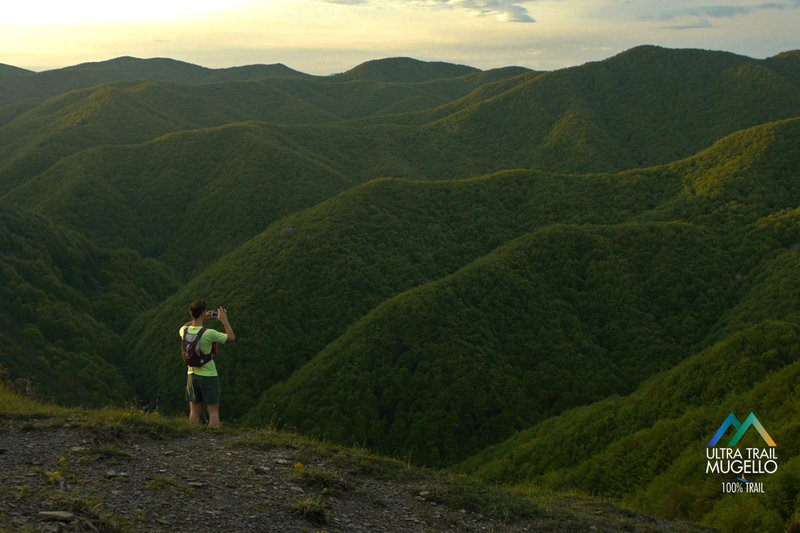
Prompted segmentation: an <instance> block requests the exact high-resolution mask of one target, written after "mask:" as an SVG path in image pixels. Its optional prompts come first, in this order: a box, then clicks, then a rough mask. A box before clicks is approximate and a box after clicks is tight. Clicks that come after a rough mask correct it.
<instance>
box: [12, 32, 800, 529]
mask: <svg viewBox="0 0 800 533" xmlns="http://www.w3.org/2000/svg"><path fill="white" fill-rule="evenodd" d="M0 95H1V96H0V197H2V199H3V200H4V201H3V205H4V207H3V208H2V211H0V219H2V220H3V225H2V226H1V227H0V243H1V244H2V246H0V272H2V273H3V275H2V282H3V283H2V288H1V289H0V290H1V291H2V298H1V299H0V307H2V310H3V313H2V315H0V364H2V365H3V366H4V367H6V369H7V370H8V371H9V373H10V374H11V376H12V377H14V378H16V379H23V378H26V379H31V380H33V381H35V382H38V384H39V387H40V389H41V390H42V392H43V393H45V394H47V395H48V396H52V397H53V399H54V400H57V401H60V402H64V403H73V404H74V403H82V404H86V405H102V404H105V403H120V402H124V401H128V400H132V399H134V398H136V400H137V401H138V402H142V403H146V404H150V405H154V404H155V402H156V401H158V403H159V406H160V408H161V409H165V410H167V411H172V412H179V411H180V409H182V408H183V403H184V402H183V394H182V382H181V375H182V372H183V367H182V365H183V363H182V361H181V360H180V358H179V355H178V337H177V327H178V326H179V325H180V324H182V323H184V322H185V321H186V317H187V315H186V308H187V307H188V305H189V303H190V302H191V301H192V300H194V299H196V298H205V299H207V300H208V301H209V303H211V304H212V305H224V306H225V307H226V308H227V309H228V310H229V312H230V314H231V320H232V323H233V324H234V327H235V329H236V332H237V337H239V340H238V341H237V343H236V344H234V345H231V346H226V347H225V348H224V349H223V350H222V355H221V356H220V361H219V363H218V364H219V367H220V368H221V380H222V388H223V394H224V398H225V407H224V415H223V416H227V417H229V420H237V421H239V422H241V423H245V424H251V425H255V426H260V425H269V424H274V425H277V426H279V427H286V428H296V429H298V430H299V431H301V432H303V433H306V434H309V435H312V436H315V437H323V438H326V439H331V440H335V441H337V442H342V443H345V444H353V443H356V444H360V445H364V446H367V447H369V448H371V449H376V450H378V451H380V452H382V453H386V454H390V455H396V456H398V457H406V458H410V460H412V461H415V462H419V463H424V464H430V465H435V466H452V465H457V466H455V467H456V468H458V469H459V470H462V471H465V472H469V473H471V474H475V475H478V476H481V477H484V478H486V479H490V480H492V481H499V482H504V483H520V484H526V483H534V484H546V485H549V486H554V487H558V488H565V487H573V488H578V489H580V490H584V491H587V492H596V493H599V494H603V495H608V496H610V497H614V498H622V499H624V500H625V501H627V502H629V503H630V504H631V505H635V506H638V507H639V508H641V509H643V510H646V511H647V512H649V513H653V514H662V515H666V516H670V517H675V518H689V519H691V520H695V521H700V522H704V523H707V524H710V525H714V526H717V527H722V528H723V529H724V528H725V527H727V526H726V524H728V523H729V521H730V520H732V519H733V518H732V517H734V516H737V513H738V514H741V513H742V512H743V511H742V509H743V507H742V505H750V506H751V507H752V509H750V510H751V511H752V512H753V516H754V517H756V518H754V520H756V519H758V520H762V522H763V524H767V525H768V526H770V527H772V526H775V527H778V526H777V525H776V524H780V525H785V524H788V523H793V522H792V521H793V520H794V521H797V522H798V523H800V510H799V509H800V507H798V505H800V504H798V502H797V501H796V500H792V501H788V500H787V498H788V499H790V500H791V498H789V496H788V494H790V490H793V489H792V487H795V485H793V483H795V481H792V480H796V479H800V470H798V468H800V463H799V462H798V461H797V460H796V459H794V458H795V457H796V456H797V455H798V454H799V453H800V449H797V446H799V445H800V444H795V443H792V442H791V441H792V435H794V436H797V434H798V432H800V425H799V424H798V422H796V420H798V419H797V417H796V416H792V415H791V413H792V412H794V413H795V414H796V413H797V411H796V409H795V410H794V411H792V409H794V407H792V406H795V407H796V403H797V402H796V401H795V400H797V399H798V394H797V391H796V390H793V389H791V385H790V383H791V382H792V380H791V376H792V375H793V374H791V373H792V372H794V370H793V368H794V366H795V363H796V357H797V349H796V346H795V343H796V331H797V328H798V327H800V316H798V314H797V313H798V312H797V309H798V303H800V302H799V301H798V297H799V296H800V294H799V293H798V290H797V289H798V287H799V286H798V285H797V284H796V283H795V282H794V281H793V280H794V277H796V276H794V277H793V273H796V267H797V265H796V263H797V262H796V261H795V260H794V259H793V258H794V257H795V256H796V253H797V252H796V248H797V246H798V245H800V232H799V231H798V228H800V225H798V221H799V220H800V218H798V214H797V210H798V209H800V208H799V207H798V206H800V54H798V53H797V52H786V53H783V54H780V55H778V56H775V57H772V58H767V59H764V60H757V59H752V58H748V57H743V56H738V55H734V54H730V53H725V52H710V51H702V50H670V49H663V48H658V47H654V46H642V47H638V48H635V49H632V50H629V51H627V52H624V53H622V54H619V55H617V56H614V57H612V58H609V59H607V60H604V61H600V62H596V63H589V64H586V65H582V66H578V67H573V68H568V69H563V70H559V71H554V72H534V71H530V70H527V69H523V68H518V67H508V68H503V69H496V70H491V71H479V70H478V69H474V68H472V67H468V66H463V65H451V64H445V63H426V62H421V61H417V60H413V59H408V58H392V59H385V60H376V61H371V62H368V63H365V64H363V65H360V66H357V67H355V68H353V69H351V70H350V71H348V72H345V73H342V74H340V75H335V76H328V77H319V76H309V75H304V74H302V73H299V72H296V71H293V70H291V69H289V68H288V67H285V66H282V65H266V66H265V65H261V66H251V67H238V68H234V69H221V70H210V69H204V68H202V67H198V66H194V65H189V64H186V63H181V62H177V61H173V60H167V59H158V60H138V59H134V58H118V59H116V60H111V61H107V62H101V63H96V64H85V65H78V66H76V67H70V68H67V69H60V70H58V71H48V72H42V73H33V72H30V71H23V70H22V69H15V68H10V67H6V66H3V68H2V69H0ZM724 383H731V385H730V386H729V388H725V386H723V384H724ZM770 387H772V388H775V389H780V390H782V391H784V393H785V395H784V397H783V400H785V398H786V397H789V398H790V399H791V401H789V402H785V404H783V403H782V402H783V400H781V398H780V397H776V396H775V395H774V394H766V393H765V392H764V391H766V390H768V389H770ZM759 391H761V392H759ZM765 395H766V396H765ZM748 405H752V407H747V406H748ZM746 409H750V410H758V411H759V413H760V414H759V418H760V419H761V420H762V422H764V423H765V425H768V426H769V427H770V428H775V429H774V433H775V434H773V436H774V437H775V439H776V441H778V442H779V444H781V443H784V442H785V444H781V454H782V461H781V471H782V476H784V477H783V478H781V487H782V488H781V489H780V491H777V490H776V491H773V492H772V493H771V495H766V496H764V497H763V498H761V499H758V498H755V499H751V500H749V502H750V503H747V504H745V503H742V502H741V501H740V502H738V503H737V502H733V503H732V502H731V500H730V499H726V498H722V497H721V496H722V495H721V494H719V493H718V491H717V492H714V491H712V490H711V489H710V485H709V486H704V485H703V483H706V484H708V483H710V482H709V481H708V480H707V479H705V478H703V476H702V475H701V472H700V470H698V473H697V476H696V478H697V479H693V480H692V481H691V482H687V483H685V484H680V483H678V482H677V481H676V480H677V479H678V478H680V477H681V476H683V477H686V476H689V477H691V476H692V475H693V473H692V472H693V471H692V469H693V468H695V467H697V469H699V468H700V467H698V466H697V464H696V463H697V460H698V457H700V458H701V459H702V456H698V455H697V454H696V453H694V451H690V450H695V451H696V449H697V447H698V446H702V445H703V444H705V442H704V437H706V433H708V432H709V431H711V432H712V433H713V430H714V429H716V427H712V426H715V421H716V420H717V419H718V417H720V416H722V418H723V419H724V414H725V413H726V412H728V411H731V410H736V411H737V412H738V411H744V410H746ZM589 419H591V420H594V421H595V422H593V423H589V422H587V420H589ZM716 424H717V425H718V422H716ZM680 425H683V426H688V427H690V429H689V430H686V431H683V432H680V433H681V434H680V438H678V437H676V438H675V439H674V440H673V441H672V443H671V446H670V447H668V448H666V449H662V448H658V446H657V443H656V441H658V439H659V438H662V437H663V434H664V432H665V431H671V430H672V429H675V428H676V427H677V426H680ZM675 431H676V432H677V430H675ZM775 435H777V436H775ZM506 439H509V440H506ZM795 440H796V439H795ZM638 449H647V450H654V449H655V450H656V451H654V452H652V453H651V454H650V455H648V457H651V456H652V455H655V456H656V459H655V460H654V462H653V463H647V464H643V463H642V460H643V459H642V458H643V457H644V455H643V454H641V453H639V452H637V450H638ZM637 453H638V455H637ZM784 458H785V459H784ZM619 461H622V462H623V463H624V465H623V464H620V465H617V464H616V463H617V462H619ZM623 467H624V468H623ZM615 468H616V469H618V470H619V471H618V473H617V474H615V475H618V476H621V477H615V475H608V473H609V472H610V471H612V470H614V469H615ZM626 468H627V470H626ZM604 475H606V477H603V476H604ZM630 476H634V477H636V482H635V483H628V482H627V481H624V480H625V479H628V477H630ZM792 476H795V477H792ZM601 478H602V479H601ZM678 487H679V488H678ZM787 487H788V488H787ZM795 488H798V487H795ZM693 491H695V492H696V491H704V492H703V493H704V494H706V493H707V494H708V497H705V498H700V499H695V500H692V495H693V494H694V493H695V492H693ZM787 491H789V492H787ZM797 492H798V491H795V492H794V494H796V493H797ZM664 494H667V495H668V496H666V497H665V496H664ZM778 494H780V495H778ZM690 500H691V501H690ZM753 502H755V504H754V503H753ZM759 523H761V522H759ZM754 524H756V522H754ZM756 525H757V524H756Z"/></svg>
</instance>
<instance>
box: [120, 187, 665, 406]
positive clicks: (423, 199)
mask: <svg viewBox="0 0 800 533" xmlns="http://www.w3.org/2000/svg"><path fill="white" fill-rule="evenodd" d="M676 185H677V184H676V183H674V182H673V183H672V187H673V189H675V193H677V191H678V190H679V189H678V188H677V187H676ZM668 187H669V184H667V183H666V182H665V181H663V180H659V179H650V180H642V179H641V177H640V176H637V175H631V176H627V177H621V178H611V177H600V178H566V177H562V176H550V175H543V174H539V173H533V172H525V171H517V172H509V173H503V174H500V175H497V176H490V177H487V178H483V179H476V180H466V181H452V182H436V183H430V182H413V181H404V180H379V181H375V182H370V183H367V184H365V185H362V186H359V187H357V188H354V189H351V190H350V191H348V192H346V193H343V194H341V195H339V196H337V197H335V198H333V199H331V200H329V201H327V202H325V203H323V204H320V205H319V206H316V207H314V208H312V209H309V210H307V211H303V212H301V213H299V214H297V215H293V216H291V217H288V218H286V219H283V220H281V221H279V222H276V223H274V224H272V225H271V226H270V227H269V228H268V229H267V230H266V231H265V232H264V233H262V234H261V235H259V236H258V237H256V238H255V239H253V240H252V241H250V242H248V243H247V244H245V245H244V246H242V247H241V248H240V249H238V250H236V251H235V252H233V253H232V254H231V255H229V256H227V257H226V258H224V259H223V260H221V261H220V262H219V263H217V264H215V265H214V266H213V267H211V268H210V269H209V270H208V271H206V272H204V273H202V274H201V275H200V276H198V277H197V278H195V279H193V280H192V281H191V282H190V283H189V284H188V285H187V287H186V288H185V289H184V290H182V291H181V292H180V293H179V294H177V295H176V297H175V298H173V299H171V300H170V301H168V302H166V303H165V305H164V306H163V307H162V308H161V309H160V310H159V311H158V313H157V314H156V315H154V316H148V317H145V318H143V321H142V322H146V323H142V324H139V325H138V327H137V328H135V329H134V331H133V335H134V336H135V338H136V339H138V340H139V342H140V343H141V344H140V346H141V347H140V348H137V349H136V351H137V352H138V353H144V354H151V355H150V356H149V357H145V358H139V359H136V360H135V361H131V362H132V363H137V364H140V365H143V366H142V367H141V368H144V367H152V368H153V369H155V368H160V369H161V370H159V371H157V372H153V374H154V376H153V378H152V379H151V380H149V381H148V390H147V394H148V395H158V396H160V397H161V398H162V399H163V398H165V396H166V395H167V394H169V392H170V391H172V390H173V389H174V383H173V380H172V378H171V376H172V375H173V374H174V372H175V371H177V370H179V368H177V366H178V364H180V361H176V360H173V359H166V358H164V357H163V355H162V352H161V351H160V350H163V348H160V347H163V345H164V339H169V338H170V337H171V336H173V335H174V331H173V330H174V329H175V328H174V324H175V323H176V321H181V320H182V319H183V317H184V316H185V315H186V305H187V301H191V300H192V299H194V298H196V297H198V295H200V294H202V295H205V297H206V298H208V299H209V301H214V302H224V303H225V304H226V306H227V308H228V309H230V310H231V312H234V310H238V314H240V315H242V316H241V317H240V318H238V319H237V322H238V324H239V325H238V326H237V327H240V328H242V329H243V330H245V331H251V332H253V333H252V334H251V335H247V336H245V337H243V338H242V339H241V342H238V343H237V344H236V345H234V346H231V347H227V349H226V353H228V352H230V354H231V355H230V358H229V359H228V360H227V362H228V367H227V368H228V372H229V373H228V376H227V377H226V378H225V379H230V380H231V383H236V385H233V386H232V387H229V388H230V389H231V390H234V389H235V390H236V392H233V393H232V394H231V397H230V398H229V400H228V402H229V403H228V405H229V406H230V407H229V408H230V409H232V410H233V412H235V413H240V414H243V413H244V412H245V411H246V410H247V409H250V408H252V407H253V405H254V403H255V402H256V400H257V398H258V396H259V395H260V393H261V391H263V390H264V389H265V388H266V387H268V386H269V385H270V384H272V383H276V382H277V381H279V380H282V379H285V378H286V377H288V376H289V375H290V374H291V373H292V372H293V371H294V370H295V369H297V368H298V367H299V366H301V365H302V364H303V363H305V362H306V361H308V360H310V359H311V358H312V357H314V356H315V355H316V354H317V352H319V351H320V350H322V349H323V348H324V347H325V346H326V345H327V344H328V343H330V342H333V341H334V340H335V339H336V338H337V337H339V336H340V335H342V334H343V333H344V332H345V331H346V329H347V328H348V326H350V325H351V324H353V323H354V322H356V321H357V320H358V319H359V318H361V317H362V316H363V315H365V314H367V313H368V312H369V311H370V310H371V309H373V308H374V307H375V306H377V305H378V304H380V303H381V301H383V300H385V299H387V298H390V297H392V296H394V295H396V294H399V293H401V292H404V291H407V290H409V289H412V288H413V287H416V286H418V285H421V284H424V283H427V282H430V281H433V280H436V279H439V278H441V277H443V276H447V275H448V274H450V273H452V272H455V271H456V270H458V269H459V268H460V267H461V266H463V265H465V264H468V263H470V262H472V261H474V260H476V259H478V258H479V257H481V256H482V255H484V254H487V253H489V252H491V251H492V250H493V249H494V248H496V247H497V246H500V245H502V244H503V243H504V242H506V241H507V240H510V239H513V238H515V237H517V236H520V235H523V234H524V233H525V232H526V231H530V229H531V228H535V227H540V226H543V225H548V224H552V223H554V222H556V221H558V220H564V219H571V220H574V221H576V222H578V221H580V222H597V221H600V220H608V221H615V220H618V221H621V220H624V219H625V218H626V217H629V216H631V212H630V211H629V209H628V207H627V205H628V204H632V205H636V204H639V205H641V206H642V207H641V209H646V206H648V205H650V206H654V205H657V198H659V197H660V196H667V194H665V193H664V190H665V189H668ZM620 206H622V207H620ZM334 309H335V310H336V311H335V312H332V311H333V310H334ZM245 310H247V311H245ZM181 323H182V322H181ZM139 327H141V328H142V329H143V330H144V332H143V333H142V332H140V331H139ZM136 368H137V370H135V371H134V372H133V373H134V374H142V372H140V371H139V370H138V369H139V368H140V367H136ZM255 369H258V371H256V370H255ZM165 405H180V398H178V397H175V396H173V403H170V404H165Z"/></svg>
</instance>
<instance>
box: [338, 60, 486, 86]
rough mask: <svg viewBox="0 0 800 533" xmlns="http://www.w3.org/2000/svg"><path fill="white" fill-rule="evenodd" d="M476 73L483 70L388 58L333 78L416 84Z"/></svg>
mask: <svg viewBox="0 0 800 533" xmlns="http://www.w3.org/2000/svg"><path fill="white" fill-rule="evenodd" d="M476 72H481V70H480V69H478V68H475V67H470V66H467V65H457V64H454V63H446V62H443V61H422V60H419V59H414V58H411V57H388V58H384V59H373V60H371V61H367V62H364V63H361V64H360V65H358V66H356V67H353V68H352V69H350V70H348V71H346V72H343V73H341V74H337V75H335V76H333V78H335V79H345V80H370V81H381V82H404V83H415V82H424V81H432V80H440V79H445V78H457V77H460V76H465V75H467V74H474V73H476Z"/></svg>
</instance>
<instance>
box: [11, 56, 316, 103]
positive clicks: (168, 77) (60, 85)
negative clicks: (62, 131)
mask: <svg viewBox="0 0 800 533" xmlns="http://www.w3.org/2000/svg"><path fill="white" fill-rule="evenodd" d="M4 67H5V68H4V69H3V71H2V72H0V89H2V90H1V91H0V107H2V106H4V105H7V104H12V103H14V102H16V101H17V100H19V99H20V98H30V97H36V98H49V97H52V96H56V95H58V94H62V93H65V92H69V91H73V90H76V89H84V88H87V87H92V86H95V85H101V84H107V83H111V82H117V81H133V80H151V81H161V82H174V83H219V82H224V81H244V80H252V79H259V78H271V77H280V78H291V77H307V76H308V75H307V74H303V73H302V72H298V71H296V70H293V69H291V68H289V67H287V66H286V65H282V64H274V65H247V66H243V67H231V68H223V69H208V68H204V67H201V66H198V65H193V64H191V63H185V62H183V61H176V60H174V59H169V58H152V59H139V58H136V57H118V58H116V59H110V60H108V61H98V62H93V63H82V64H80V65H75V66H71V67H65V68H60V69H54V70H45V71H42V72H35V73H34V72H31V71H26V70H24V69H17V68H16V67H11V66H7V65H4ZM9 73H13V74H18V73H26V74H28V75H26V76H24V77H19V76H15V77H14V78H13V79H8V78H9V76H7V74H9Z"/></svg>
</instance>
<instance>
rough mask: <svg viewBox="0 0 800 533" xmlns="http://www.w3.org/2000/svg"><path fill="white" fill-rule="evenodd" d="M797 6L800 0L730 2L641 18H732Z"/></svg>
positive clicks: (661, 19) (663, 19) (676, 27)
mask: <svg viewBox="0 0 800 533" xmlns="http://www.w3.org/2000/svg"><path fill="white" fill-rule="evenodd" d="M797 8H800V0H787V1H783V2H762V3H759V4H749V5H730V4H722V5H706V6H698V7H687V8H683V9H675V10H672V11H667V12H664V13H661V14H659V15H655V16H648V17H641V19H642V20H658V21H668V20H675V19H678V18H683V17H708V18H731V17H736V16H739V15H749V14H751V13H756V12H758V11H765V10H770V9H797ZM705 22H707V23H708V25H706V26H697V25H696V24H701V23H702V22H698V23H696V24H694V25H690V26H687V27H682V26H674V27H672V26H671V27H670V28H673V29H690V28H691V27H710V24H711V23H710V22H708V21H705Z"/></svg>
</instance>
